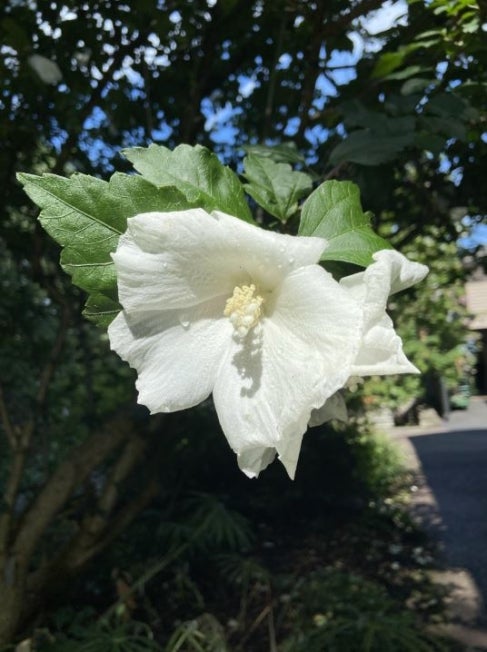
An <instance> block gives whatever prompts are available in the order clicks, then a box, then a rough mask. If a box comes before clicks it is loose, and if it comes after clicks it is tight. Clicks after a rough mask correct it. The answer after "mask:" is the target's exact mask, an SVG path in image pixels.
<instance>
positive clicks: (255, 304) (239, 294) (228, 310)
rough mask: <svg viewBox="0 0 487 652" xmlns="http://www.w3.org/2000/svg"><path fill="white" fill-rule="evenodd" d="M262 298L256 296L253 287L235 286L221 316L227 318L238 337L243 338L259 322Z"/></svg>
mask: <svg viewBox="0 0 487 652" xmlns="http://www.w3.org/2000/svg"><path fill="white" fill-rule="evenodd" d="M263 303H264V299H263V297H261V296H260V295H259V294H256V288H255V285H254V284H253V283H252V284H251V285H237V286H236V287H235V288H234V290H233V294H232V296H231V297H230V298H229V299H227V303H226V304H225V310H224V311H223V314H224V315H225V317H228V318H229V319H230V321H231V323H232V324H233V327H234V328H235V332H236V334H237V335H238V336H239V337H245V336H246V335H247V333H248V332H249V331H250V330H251V329H252V328H254V327H255V326H256V325H257V324H258V323H259V320H260V316H261V314H262V304H263Z"/></svg>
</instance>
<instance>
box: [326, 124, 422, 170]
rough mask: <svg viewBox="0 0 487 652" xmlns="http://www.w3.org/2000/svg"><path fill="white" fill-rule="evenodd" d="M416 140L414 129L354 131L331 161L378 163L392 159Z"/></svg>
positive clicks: (335, 151) (338, 148)
mask: <svg viewBox="0 0 487 652" xmlns="http://www.w3.org/2000/svg"><path fill="white" fill-rule="evenodd" d="M413 141H414V131H412V130H411V131H406V132H404V133H402V134H401V133H398V134H394V135H393V134H381V133H375V132H373V131H371V130H370V129H358V130H357V131H353V132H352V133H351V134H350V136H348V138H346V139H345V140H344V141H343V142H342V143H340V144H339V145H337V146H336V147H335V148H334V149H333V150H332V152H331V154H330V163H332V164H333V165H336V164H337V163H342V162H345V161H350V162H352V163H359V164H360V165H378V164H380V163H385V162H386V161H390V160H392V159H393V158H395V156H396V155H397V154H398V153H399V152H400V151H402V150H403V149H404V148H405V147H407V146H408V145H411V144H412V143H413Z"/></svg>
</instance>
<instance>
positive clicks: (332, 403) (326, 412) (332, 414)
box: [308, 392, 348, 428]
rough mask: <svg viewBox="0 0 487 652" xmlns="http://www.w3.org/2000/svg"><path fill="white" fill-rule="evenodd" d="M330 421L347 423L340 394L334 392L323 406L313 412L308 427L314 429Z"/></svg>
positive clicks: (344, 406) (344, 405) (343, 400)
mask: <svg viewBox="0 0 487 652" xmlns="http://www.w3.org/2000/svg"><path fill="white" fill-rule="evenodd" d="M332 419H338V420H339V421H345V422H346V421H348V413H347V405H346V403H345V399H344V398H343V394H342V393H341V392H335V393H334V394H333V395H332V396H330V398H329V399H327V400H326V403H325V404H324V405H322V406H321V407H320V408H319V409H317V410H313V411H312V412H311V417H310V420H309V423H308V425H309V427H310V428H314V427H315V426H321V425H322V424H323V423H326V422H327V421H331V420H332Z"/></svg>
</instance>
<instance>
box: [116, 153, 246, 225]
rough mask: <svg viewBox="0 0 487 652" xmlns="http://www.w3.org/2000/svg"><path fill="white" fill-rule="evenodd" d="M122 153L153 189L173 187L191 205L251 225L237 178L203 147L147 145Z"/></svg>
mask: <svg viewBox="0 0 487 652" xmlns="http://www.w3.org/2000/svg"><path fill="white" fill-rule="evenodd" d="M124 154H125V156H126V157H127V158H128V160H129V161H130V162H131V163H132V164H133V166H134V167H135V169H136V170H137V172H139V173H140V174H141V175H142V176H143V177H144V178H145V179H147V180H148V181H150V183H152V184H153V185H155V186H156V187H158V188H163V187H165V186H174V187H176V188H178V190H179V191H180V192H181V193H183V194H184V196H185V197H186V199H187V201H188V202H189V203H190V204H191V205H193V206H199V207H200V208H204V209H205V210H206V211H208V212H211V211H212V210H219V211H223V212H224V213H228V214H229V215H233V216H235V217H239V218H241V219H243V220H246V221H247V222H252V216H251V214H250V210H249V207H248V205H247V202H246V200H245V196H244V193H243V189H242V185H241V183H240V181H239V180H238V177H237V176H236V175H235V173H234V172H232V170H230V168H228V167H226V166H224V165H222V164H221V163H220V161H219V159H218V157H217V156H216V155H215V154H213V153H212V152H210V151H209V150H208V149H206V148H205V147H201V146H199V145H196V146H195V147H190V146H189V145H178V147H176V148H175V149H174V150H173V151H171V150H169V149H168V148H167V147H163V146H162V145H150V146H149V147H148V148H143V147H134V148H132V149H126V150H125V151H124ZM160 210H163V209H160Z"/></svg>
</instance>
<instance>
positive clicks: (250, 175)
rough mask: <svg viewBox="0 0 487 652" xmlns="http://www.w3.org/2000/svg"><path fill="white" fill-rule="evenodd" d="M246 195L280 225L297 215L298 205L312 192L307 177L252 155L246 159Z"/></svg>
mask: <svg viewBox="0 0 487 652" xmlns="http://www.w3.org/2000/svg"><path fill="white" fill-rule="evenodd" d="M243 163H244V170H245V171H244V176H245V178H246V179H247V181H248V183H246V184H244V189H245V190H246V192H247V193H248V194H249V195H250V196H251V197H252V199H254V200H255V201H256V202H257V204H259V206H262V208H264V209H265V210H266V211H267V212H268V213H269V214H270V215H273V216H274V217H277V218H278V219H279V220H281V222H287V220H288V219H289V218H290V217H292V216H293V215H295V214H296V212H297V210H298V201H299V200H300V199H301V198H302V197H304V196H305V195H308V194H309V193H310V192H311V189H312V180H311V177H310V176H309V175H308V174H305V173H304V172H297V171H295V170H293V169H292V168H291V166H290V165H288V164H287V163H275V162H274V161H273V160H272V159H271V158H263V157H261V156H256V155H255V154H249V156H247V157H246V158H245V159H244V162H243Z"/></svg>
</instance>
